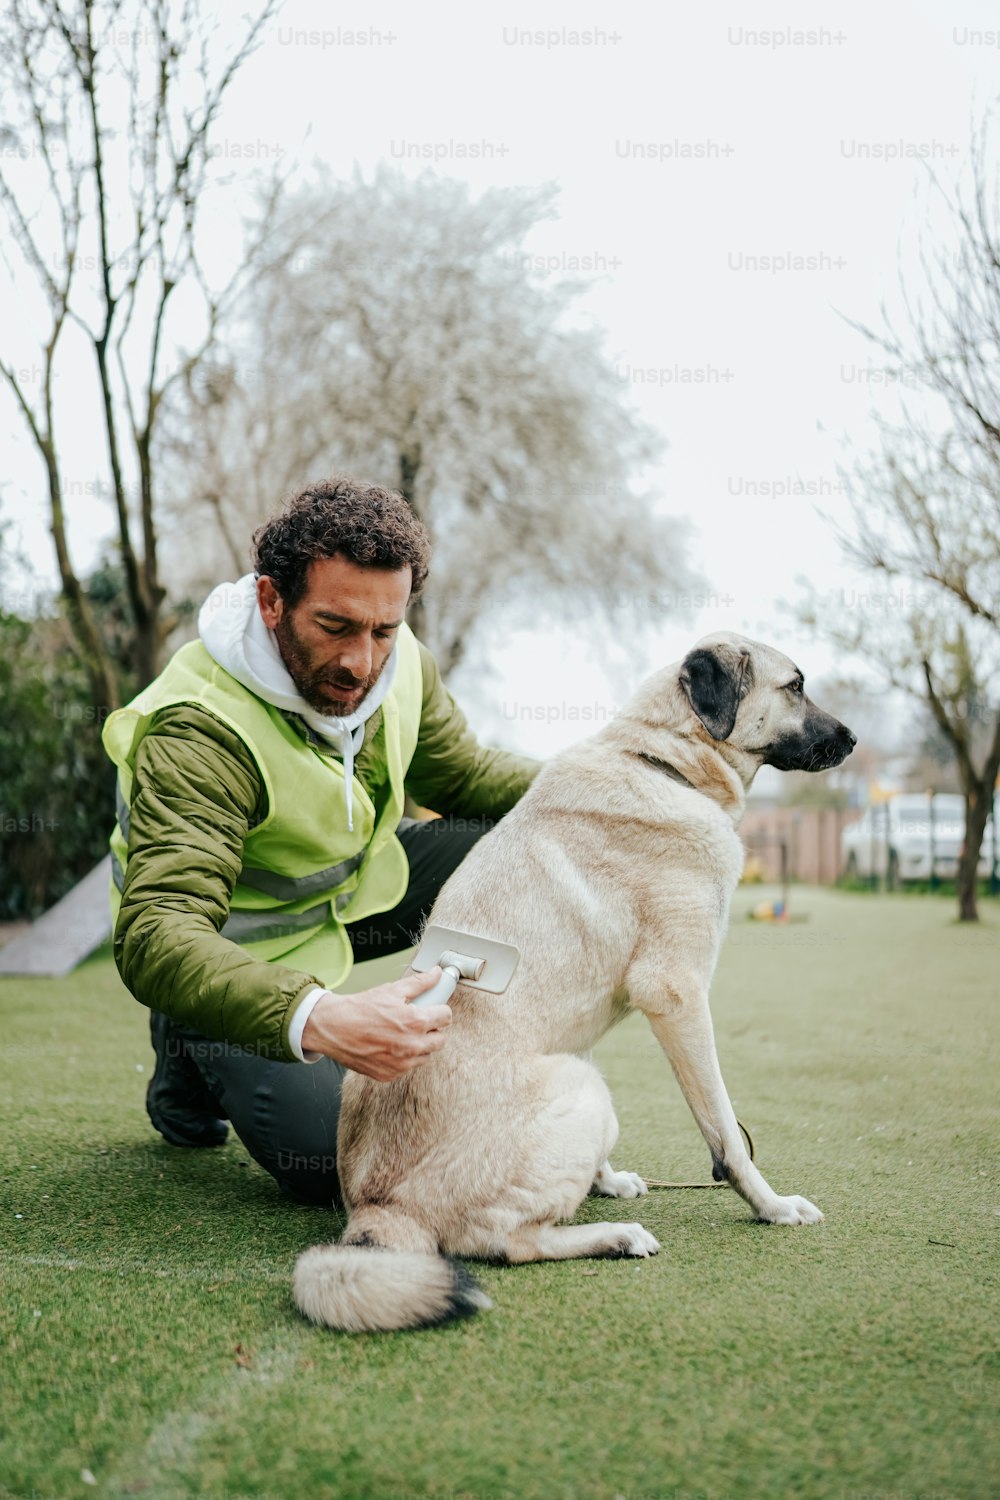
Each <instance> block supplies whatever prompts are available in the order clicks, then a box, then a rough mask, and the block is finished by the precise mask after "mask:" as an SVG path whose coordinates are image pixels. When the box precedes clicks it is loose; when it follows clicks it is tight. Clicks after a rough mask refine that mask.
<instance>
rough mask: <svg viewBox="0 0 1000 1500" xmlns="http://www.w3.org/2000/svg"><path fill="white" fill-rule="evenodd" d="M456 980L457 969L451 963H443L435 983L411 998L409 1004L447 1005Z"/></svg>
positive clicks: (457, 976) (457, 978) (457, 977)
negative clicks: (439, 976)
mask: <svg viewBox="0 0 1000 1500" xmlns="http://www.w3.org/2000/svg"><path fill="white" fill-rule="evenodd" d="M458 980H459V973H458V970H457V969H456V968H454V966H453V965H452V964H445V965H444V967H443V969H442V970H441V978H440V979H439V980H438V982H437V984H435V985H434V986H433V987H432V988H431V989H429V990H425V991H424V993H423V994H422V995H418V996H417V998H416V999H415V1000H411V1001H410V1004H411V1005H447V1004H448V1001H449V1000H450V999H451V997H452V995H453V994H454V993H455V986H456V985H457V984H458Z"/></svg>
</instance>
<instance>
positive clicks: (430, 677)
mask: <svg viewBox="0 0 1000 1500" xmlns="http://www.w3.org/2000/svg"><path fill="white" fill-rule="evenodd" d="M420 664H421V668H422V671H423V679H424V696H423V708H422V712H421V717H420V732H419V735H418V737H417V746H416V749H415V751H414V753H413V759H412V761H411V762H410V768H409V770H408V771H407V773H406V790H407V791H408V792H409V793H410V796H411V797H413V798H414V800H415V801H416V802H418V803H419V804H420V806H421V807H429V808H430V809H431V810H432V811H433V812H437V813H441V814H442V816H444V817H447V816H449V815H458V816H464V817H493V818H501V817H503V815H504V813H506V812H509V811H510V809H511V808H512V807H513V806H514V804H515V803H516V802H517V801H519V799H520V798H521V797H523V796H524V793H525V792H526V791H527V790H528V787H529V786H530V785H531V783H532V781H533V780H534V778H535V777H536V776H537V774H538V772H539V771H540V770H541V768H542V762H541V761H538V760H532V759H530V758H529V757H528V756H523V755H513V754H511V753H510V752H509V751H507V750H490V749H488V748H486V747H485V746H483V745H480V744H479V742H478V741H477V739H476V737H475V735H474V734H473V733H472V730H471V729H470V728H469V725H468V722H467V720H466V717H465V715H464V714H463V712H462V710H461V709H460V708H459V706H458V704H457V703H456V702H455V700H454V698H453V697H452V696H451V694H450V693H449V692H448V689H447V688H446V687H445V685H444V682H443V681H442V679H441V673H440V670H439V668H438V664H437V662H436V661H435V660H434V657H433V656H432V655H431V653H430V651H428V649H427V647H426V646H424V645H423V644H422V643H421V644H420Z"/></svg>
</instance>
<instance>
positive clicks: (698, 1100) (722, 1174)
mask: <svg viewBox="0 0 1000 1500" xmlns="http://www.w3.org/2000/svg"><path fill="white" fill-rule="evenodd" d="M633 999H635V996H633ZM668 1003H670V1002H668ZM642 1008H643V1009H646V1007H645V1006H643V1007H642ZM646 1014H647V1016H648V1018H649V1023H650V1025H651V1026H652V1028H653V1031H654V1033H655V1035H656V1037H657V1040H658V1041H659V1043H660V1045H661V1047H662V1048H663V1050H664V1052H665V1053H666V1054H667V1057H668V1059H669V1061H670V1066H671V1067H672V1068H673V1070H674V1073H675V1075H676V1077H677V1082H678V1083H679V1084H680V1086H681V1089H682V1090H683V1093H684V1097H685V1099H686V1100H687V1102H688V1105H689V1106H690V1109H691V1113H692V1114H693V1115H694V1117H695V1120H696V1121H697V1122H698V1127H699V1129H700V1130H701V1133H702V1135H703V1136H704V1137H705V1140H706V1142H707V1143H708V1149H709V1150H710V1151H711V1153H712V1175H713V1176H714V1177H715V1180H716V1181H717V1182H722V1181H726V1182H728V1183H729V1185H730V1187H732V1188H735V1190H736V1192H738V1193H739V1195H740V1197H741V1198H744V1199H746V1201H747V1203H749V1205H750V1207H751V1208H752V1209H753V1211H754V1213H755V1214H756V1215H757V1217H758V1219H763V1220H764V1221H765V1222H766V1223H768V1224H814V1223H816V1221H817V1220H818V1219H821V1218H822V1217H823V1215H822V1213H821V1212H820V1210H819V1209H818V1208H817V1207H816V1206H815V1204H813V1203H810V1202H809V1200H808V1198H798V1197H794V1196H793V1197H788V1198H783V1197H781V1196H780V1195H779V1194H778V1193H775V1192H774V1191H773V1190H772V1189H771V1188H770V1187H769V1186H768V1184H767V1182H766V1181H765V1180H764V1178H763V1176H762V1175H761V1173H760V1172H759V1171H758V1170H757V1168H756V1167H755V1166H754V1164H753V1162H752V1161H751V1160H750V1157H749V1155H748V1153H747V1149H746V1146H745V1145H744V1144H743V1136H742V1135H741V1133H740V1127H739V1125H738V1124H737V1123H736V1114H735V1112H734V1110H733V1106H732V1104H731V1103H730V1101H729V1095H728V1093H727V1092H726V1085H725V1083H724V1082H723V1080H722V1070H721V1069H720V1067H719V1059H718V1057H717V1055H716V1051H715V1034H714V1031H713V1028H712V1017H711V1014H710V1012H709V1009H708V996H707V994H705V995H696V996H694V997H693V998H691V999H686V998H683V997H682V996H681V995H680V994H678V995H676V997H675V999H674V1001H673V1003H672V1008H671V1009H670V1010H669V1011H660V1010H653V1009H646Z"/></svg>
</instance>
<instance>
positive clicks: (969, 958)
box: [0, 888, 1000, 1500]
mask: <svg viewBox="0 0 1000 1500" xmlns="http://www.w3.org/2000/svg"><path fill="white" fill-rule="evenodd" d="M764 894H766V892H762V891H761V890H760V889H759V888H753V889H748V890H742V891H740V892H739V893H738V895H737V898H736V902H735V907H734V919H733V926H732V930H731V932H730V937H729V940H728V942H727V944H726V946H725V949H724V951H723V955H722V959H721V963H720V966H719V973H718V976H717V982H716V986H715V994H714V1012H715V1017H716V1030H717V1034H718V1042H719V1050H720V1055H721V1057H722V1063H723V1070H724V1073H725V1075H726V1078H727V1081H728V1084H729V1087H730V1090H731V1092H732V1094H733V1097H734V1101H735V1103H736V1107H737V1112H738V1113H739V1114H740V1116H741V1118H743V1119H744V1120H745V1121H746V1122H747V1123H748V1124H749V1125H750V1127H751V1129H752V1130H753V1133H754V1135H755V1137H756V1141H757V1150H758V1161H759V1163H760V1165H761V1167H762V1169H763V1171H764V1173H765V1175H766V1176H767V1177H768V1178H769V1180H770V1181H771V1183H772V1185H773V1186H774V1187H775V1188H776V1189H777V1190H778V1191H780V1192H797V1193H803V1194H805V1195H806V1196H807V1197H810V1198H812V1199H813V1201H814V1202H817V1203H819V1204H820V1206H821V1207H822V1208H823V1209H824V1210H825V1212H826V1214H827V1218H826V1221H825V1222H824V1223H823V1224H821V1225H817V1226H814V1227H811V1228H801V1229H782V1228H768V1227H764V1226H761V1225H757V1224H754V1223H752V1222H751V1221H750V1219H749V1216H748V1210H747V1209H746V1207H745V1206H744V1205H743V1204H742V1203H741V1202H740V1200H739V1199H737V1198H736V1196H735V1195H734V1194H733V1193H731V1192H730V1191H729V1190H728V1189H721V1190H711V1191H704V1192H702V1191H688V1192H683V1191H680V1192H677V1191H674V1192H670V1191H659V1192H658V1191H654V1192H653V1193H651V1194H650V1196H649V1197H648V1198H647V1199H644V1200H641V1201H640V1203H639V1204H638V1206H637V1205H636V1204H635V1203H631V1204H630V1203H627V1202H611V1201H609V1200H597V1199H589V1200H588V1201H587V1203H586V1204H585V1205H584V1207H583V1209H582V1210H581V1217H585V1218H588V1219H598V1218H604V1217H606V1218H614V1219H621V1220H629V1219H632V1218H639V1219H641V1221H642V1222H643V1223H644V1224H645V1225H646V1226H647V1227H648V1228H649V1229H650V1230H652V1231H653V1233H655V1234H656V1236H657V1238H658V1239H659V1240H660V1241H661V1244H662V1246H663V1248H662V1251H661V1253H660V1255H659V1256H657V1257H656V1258H655V1259H652V1260H649V1261H645V1262H600V1261H593V1262H587V1261H575V1262H574V1261H569V1262H563V1263H561V1264H551V1265H536V1266H525V1267H518V1268H500V1267H495V1266H487V1267H482V1268H480V1270H479V1271H478V1273H477V1274H478V1275H479V1277H480V1279H481V1281H482V1282H483V1284H484V1285H485V1287H486V1289H487V1290H488V1291H489V1293H490V1295H491V1296H492V1297H493V1299H494V1302H495V1308H494V1310H493V1311H492V1312H490V1313H487V1314H484V1315H482V1316H480V1317H478V1318H475V1319H472V1320H469V1321H467V1322H464V1323H460V1324H455V1325H452V1326H450V1327H447V1328H442V1329H436V1330H432V1331H429V1332H423V1333H410V1334H379V1335H373V1336H368V1337H360V1338H357V1337H354V1338H352V1337H348V1336H343V1335H337V1334H331V1333H329V1332H323V1331H318V1330H316V1329H313V1328H311V1327H309V1326H308V1325H306V1324H305V1323H304V1322H303V1321H302V1320H301V1319H300V1318H299V1317H298V1315H297V1314H296V1312H295V1310H294V1308H293V1306H292V1304H291V1301H290V1297H289V1290H288V1284H289V1276H290V1272H291V1268H292V1264H293V1262H294V1259H295V1256H296V1254H297V1253H298V1252H299V1251H300V1250H301V1249H303V1248H304V1247H305V1246H307V1245H309V1244H312V1243H314V1242H315V1241H317V1240H320V1239H323V1238H328V1237H330V1235H331V1232H332V1231H333V1230H335V1228H336V1223H335V1220H334V1218H333V1216H332V1215H331V1214H329V1213H327V1212H325V1211H323V1210H321V1209H311V1208H306V1207H297V1206H295V1205H293V1204H291V1203H289V1202H288V1201H286V1200H285V1199H283V1198H282V1197H280V1196H279V1194H278V1192H277V1190H276V1188H275V1187H274V1186H273V1184H272V1183H271V1181H270V1179H269V1178H268V1177H267V1176H266V1174H265V1173H263V1172H262V1171H261V1170H260V1169H259V1168H258V1167H257V1166H256V1165H255V1164H254V1163H252V1162H251V1161H250V1160H249V1158H248V1157H247V1155H246V1153H245V1152H244V1151H243V1149H242V1147H241V1146H239V1145H238V1144H237V1143H234V1142H230V1144H229V1145H227V1146H226V1147H225V1148H224V1149H223V1150H222V1151H216V1152H196V1151H182V1150H177V1149H175V1148H173V1147H170V1146H168V1145H166V1144H165V1143H163V1142H161V1141H160V1139H159V1137H158V1136H156V1135H155V1134H154V1133H153V1132H152V1130H151V1129H150V1128H149V1126H148V1124H147V1121H146V1118H145V1115H144V1112H143V1107H142V1101H143V1090H144V1087H145V1083H146V1080H147V1078H148V1076H149V1067H150V1063H151V1057H152V1054H151V1052H150V1051H149V1046H148V1042H147V1040H146V1035H147V1033H146V1024H145V1012H144V1011H143V1010H141V1008H140V1007H139V1006H137V1005H136V1004H135V1003H134V1001H132V1000H131V999H130V998H129V997H128V995H127V994H126V993H125V992H124V990H123V989H122V988H121V986H120V983H119V981H118V978H117V976H116V974H115V972H114V969H113V966H112V965H111V964H110V962H109V961H108V959H107V957H106V955H99V956H98V957H97V958H95V959H94V960H92V961H91V962H90V963H89V964H87V965H85V966H84V967H83V968H82V969H81V970H80V971H79V972H78V973H77V974H76V975H75V976H73V977H72V978H71V979H67V980H60V981H45V980H33V981H21V980H17V981H15V980H4V981H2V982H0V1028H2V1029H0V1035H2V1039H3V1040H2V1045H0V1128H2V1137H0V1139H2V1148H0V1152H2V1157H0V1159H2V1167H0V1179H2V1180H0V1189H2V1193H0V1276H2V1284H3V1296H2V1307H0V1329H2V1339H3V1343H2V1347H3V1359H2V1361H0V1495H2V1496H11V1495H15V1496H33V1497H35V1500H41V1497H49V1496H59V1497H62V1496H78V1495H116V1496H123V1495H136V1496H143V1497H149V1500H166V1497H168V1496H169V1497H172V1500H173V1497H180V1496H187V1495H200V1496H216V1497H222V1496H225V1497H226V1500H237V1497H241V1496H247V1497H249V1496H254V1497H282V1500H284V1497H299V1496H314V1495H317V1496H326V1495H330V1496H338V1497H361V1496H372V1497H383V1496H384V1497H390V1496H395V1497H402V1496H410V1497H416V1496H426V1495H436V1496H439V1497H445V1496H449V1497H459V1496H470V1497H471V1496H476V1497H483V1496H495V1495H509V1496H517V1497H521V1496H539V1497H549V1496H552V1497H562V1496H566V1497H570V1496H572V1497H607V1500H612V1497H614V1496H626V1497H629V1500H638V1497H640V1496H641V1497H652V1496H663V1497H673V1500H681V1497H685V1500H690V1497H695V1496H697V1497H700V1500H723V1497H727V1496H732V1497H744V1496H747V1497H757V1496H762V1497H771V1496H785V1495H801V1496H806V1497H825V1496H836V1497H842V1500H852V1497H853V1500H860V1497H861V1496H867V1495H873V1494H878V1495H880V1496H882V1497H886V1500H888V1497H889V1496H903V1495H905V1496H907V1497H911V1500H916V1497H918V1496H919V1497H926V1500H929V1497H932V1496H933V1497H943V1496H949V1497H958V1496H988V1495H991V1494H996V1493H997V1492H998V1489H1000V1463H998V1449H1000V1441H998V1422H997V1406H998V1396H1000V1348H998V1335H997V1308H998V1300H997V1282H998V1257H997V1250H998V1239H1000V1216H998V1215H1000V1181H998V1176H997V1168H996V1131H997V1113H998V1111H997V1079H998V1077H1000V1058H998V1041H997V1036H998V1027H997V1014H998V1001H1000V994H998V990H1000V984H998V977H997V976H998V974H1000V915H998V913H997V910H996V907H995V906H992V905H989V904H986V903H984V920H983V923H982V926H981V927H980V928H978V929H969V928H963V927H960V926H958V924H956V923H955V922H954V920H953V913H952V907H951V904H950V903H949V902H947V901H945V900H938V899H934V898H927V899H926V900H923V901H915V900H912V899H908V898H894V897H885V898H880V899H872V898H866V897H859V896H854V895H851V894H848V893H843V892H836V891H824V892H820V891H813V890H800V889H796V890H795V891H794V892H793V895H792V907H793V910H794V912H795V914H796V915H797V916H801V915H803V914H808V920H807V921H797V922H795V923H793V924H792V925H790V926H788V927H786V928H780V927H774V926H768V925H763V924H753V923H749V922H745V921H743V920H742V918H743V915H744V913H745V912H746V911H747V910H748V909H749V907H751V906H752V905H755V904H756V903H757V902H758V901H759V900H760V899H761V898H762V895H764ZM598 1061H599V1062H600V1063H601V1066H602V1067H603V1069H604V1071H605V1073H606V1075H607V1076H608V1078H609V1081H610V1082H611V1085H612V1088H613V1090H614V1093H615V1098H616V1102H617V1105H618V1112H619V1118H620V1120H621V1126H622V1132H621V1140H620V1142H619V1146H618V1149H617V1150H616V1152H615V1155H614V1160H615V1164H616V1165H617V1166H619V1167H625V1168H631V1169H634V1170H638V1171H642V1172H645V1173H647V1174H648V1175H650V1176H654V1177H670V1178H682V1179H684V1178H689V1177H696V1178H699V1179H700V1178H704V1177H706V1176H707V1173H708V1156H707V1152H706V1150H705V1148H704V1146H703V1145H702V1143H701V1141H700V1138H699V1137H698V1135H697V1132H696V1130H695V1127H694V1124H693V1122H692V1120H691V1118H690V1116H689V1114H688V1112H687V1109H686V1106H685V1105H684V1103H683V1101H682V1099H681V1098H680V1095H679V1092H678V1090H677V1087H676V1084H675V1083H674V1081H673V1078H672V1076H671V1074H670V1072H669V1069H668V1068H667V1065H666V1063H665V1061H664V1060H663V1059H662V1057H661V1055H660V1054H659V1051H658V1049H657V1046H656V1044H655V1041H654V1039H653V1037H652V1034H651V1033H650V1032H649V1030H648V1028H647V1027H646V1025H645V1023H644V1022H643V1021H642V1020H641V1018H638V1017H636V1018H633V1019H631V1020H630V1021H629V1022H628V1023H626V1025H625V1026H623V1027H622V1028H621V1029H620V1030H619V1031H618V1032H616V1033H614V1034H613V1035H612V1036H611V1037H609V1038H607V1039H606V1040H605V1042H604V1043H603V1044H602V1046H601V1048H600V1049H599V1052H598ZM17 1215H21V1216H22V1217H17ZM237 1345H242V1347H243V1349H244V1350H248V1351H250V1361H249V1366H244V1365H241V1364H240V1363H238V1362H237V1356H236V1349H237ZM84 1470H89V1471H90V1472H91V1474H92V1475H93V1476H94V1477H95V1479H96V1481H97V1484H96V1486H92V1485H89V1484H87V1483H84V1482H83V1480H82V1479H81V1472H82V1471H84Z"/></svg>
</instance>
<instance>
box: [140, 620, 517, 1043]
mask: <svg viewBox="0 0 1000 1500" xmlns="http://www.w3.org/2000/svg"><path fill="white" fill-rule="evenodd" d="M420 664H421V671H422V676H423V702H422V708H421V716H420V731H419V735H418V739H417V746H416V750H415V752H414V755H413V759H412V761H411V762H410V767H409V770H408V771H407V773H406V782H405V784H406V790H407V792H408V793H409V794H410V795H411V796H412V797H413V798H414V800H415V801H416V802H417V803H418V804H419V805H420V806H422V807H427V808H430V809H432V810H433V811H434V812H438V813H441V814H442V815H443V816H449V815H454V816H460V817H493V818H497V817H502V815H503V814H504V813H505V812H508V811H509V809H510V808H511V807H513V806H514V804H515V803H516V802H517V801H518V799H519V798H520V797H521V796H522V795H523V793H524V792H525V791H526V790H527V788H528V786H529V785H530V783H531V781H532V779H533V777H534V776H535V774H536V773H537V771H538V770H539V762H537V761H532V760H528V759H526V758H524V757H521V756H516V755H511V754H509V753H507V752H505V751H501V750H491V749H487V748H484V747H483V746H481V745H479V744H478V743H477V741H476V739H475V737H474V736H473V734H472V732H471V730H470V729H469V726H468V724H467V722H466V719H465V716H464V714H463V713H462V711H461V710H460V709H459V708H458V706H457V704H456V703H455V701H454V699H453V698H452V696H451V694H450V693H449V692H448V691H447V689H446V688H445V686H444V683H443V682H442V680H441V674H440V672H439V670H438V666H437V663H436V662H435V660H434V658H433V656H432V655H431V653H430V652H429V651H428V650H427V648H426V647H425V646H423V645H421V646H420ZM380 722H381V710H376V712H375V713H374V714H373V715H372V716H371V718H370V719H368V721H367V722H366V724H365V735H364V743H363V745H362V747H361V749H360V751H359V752H358V754H357V757H356V759H355V764H354V774H355V776H356V777H357V778H358V780H359V781H360V782H361V783H362V784H363V785H364V787H365V790H366V791H367V792H368V794H369V796H370V797H371V798H372V800H373V802H374V803H375V805H376V807H378V806H379V805H380V803H381V794H382V792H383V788H382V787H381V786H380V785H379V778H380V776H382V775H384V771H383V770H380V767H381V766H382V764H383V763H382V761H381V759H380V757H379V755H378V754H377V753H376V751H375V750H374V748H373V745H372V742H373V740H374V739H375V737H376V735H377V733H378V728H379V724H380ZM135 789H136V795H135V796H134V798H133V803H132V811H131V819H130V825H129V834H128V870H127V876H126V881H125V889H124V891H123V893H122V903H121V909H120V911H119V914H118V921H117V924H116V927H115V935H114V951H115V962H116V963H117V965H118V971H119V973H120V974H121V977H122V979H123V981H124V982H125V984H126V986H127V987H128V989H129V990H130V991H131V992H132V994H133V995H134V996H135V998H136V999H137V1000H140V1001H141V1002H142V1004H143V1005H147V1006H149V1007H150V1008H151V1009H152V1010H158V1011H163V1012H164V1013H165V1014H166V1015H168V1016H171V1017H173V1018H174V1019H175V1020H177V1021H180V1022H182V1023H183V1024H185V1025H188V1026H192V1027H194V1028H195V1029H196V1030H198V1031H200V1032H202V1033H203V1034H204V1035H206V1036H209V1037H213V1038H216V1039H220V1040H225V1041H228V1042H232V1043H237V1044H240V1045H243V1046H249V1047H253V1048H254V1049H255V1050H256V1051H257V1052H258V1053H259V1054H260V1055H261V1056H265V1057H275V1058H281V1059H284V1060H286V1061H292V1060H294V1054H293V1052H292V1051H291V1048H290V1047H289V1044H288V1026H289V1023H290V1021H291V1019H292V1016H293V1015H294V1013H295V1010H296V1008H297V1006H298V1003H299V1001H300V1000H301V999H302V998H303V996H304V995H305V994H306V993H307V992H308V991H309V990H310V989H312V988H313V987H314V986H315V985H316V984H319V983H321V981H320V980H319V979H317V978H316V976H315V975H312V974H305V973H300V972H299V971H297V970H295V969H290V968H287V967H285V966H283V965H281V964H280V963H277V962H270V963H268V962H264V961H261V960H260V959H257V958H254V957H252V956H251V955H250V954H248V953H246V952H245V951H244V950H243V949H241V948H240V947H239V946H238V945H237V944H235V943H232V942H230V941H229V940H228V939H227V938H224V937H222V936H221V935H220V928H221V927H222V925H223V924H224V922H225V921H226V919H227V917H228V915H229V903H230V898H231V895H232V891H233V887H234V885H235V883H236V878H237V875H238V874H239V871H240V868H241V866H242V864H243V841H244V839H245V837H246V834H247V831H248V828H249V827H250V826H251V824H252V823H254V822H256V821H257V820H258V819H259V818H260V817H261V816H262V815H263V813H264V811H265V810H266V808H265V806H264V805H263V804H264V800H265V792H264V787H263V783H262V780H261V777H260V774H259V772H258V770H257V766H256V763H255V761H254V759H253V756H252V755H251V754H250V751H249V750H248V749H247V747H246V745H245V744H244V743H243V741H242V740H241V739H240V738H239V736H238V735H236V734H234V733H233V731H232V730H231V729H230V728H229V727H228V726H227V725H225V724H223V723H222V722H221V720H219V719H217V718H216V717H215V716H214V715H213V714H211V713H209V712H208V711H207V710H205V709H203V708H201V707H198V706H196V705H193V704H180V705H177V706H173V707H170V708H165V709H163V710H162V711H161V712H160V713H159V714H157V716H156V718H155V719H154V720H153V723H152V726H151V728H150V730H149V732H148V733H147V734H146V735H145V737H144V738H143V740H142V743H141V744H140V746H139V749H138V752H137V757H136V765H135ZM140 790H141V792H142V795H141V796H140V795H138V793H139V791H140Z"/></svg>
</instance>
